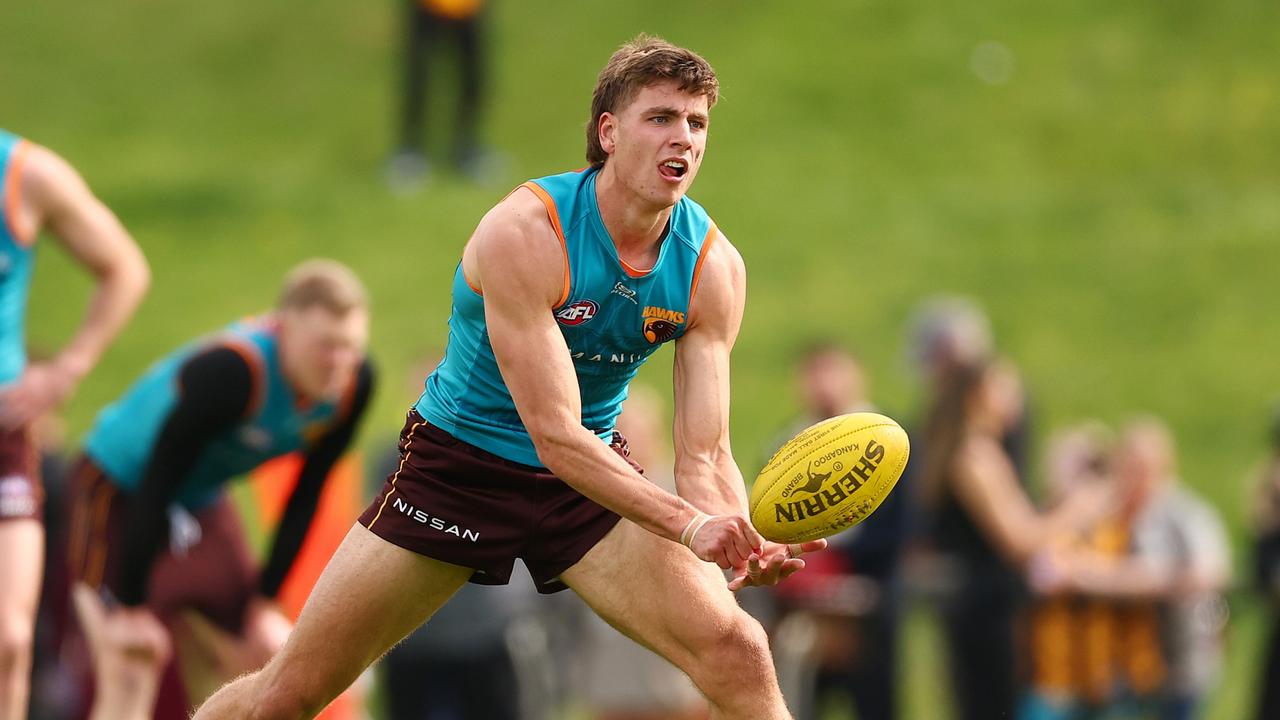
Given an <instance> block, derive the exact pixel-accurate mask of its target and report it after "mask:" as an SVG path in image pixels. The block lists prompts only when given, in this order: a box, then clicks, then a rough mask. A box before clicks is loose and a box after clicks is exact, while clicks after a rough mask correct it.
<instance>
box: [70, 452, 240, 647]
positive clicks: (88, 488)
mask: <svg viewBox="0 0 1280 720" xmlns="http://www.w3.org/2000/svg"><path fill="white" fill-rule="evenodd" d="M68 490H69V492H68V496H69V497H68V499H69V501H70V505H71V516H70V517H71V521H70V536H71V539H70V543H69V545H68V548H67V554H68V559H69V560H70V563H71V574H72V577H74V578H75V579H77V580H80V581H82V582H84V583H86V584H88V585H89V586H90V587H93V588H98V587H102V586H104V585H105V586H106V587H108V588H111V587H113V586H114V583H115V580H116V573H118V572H119V565H120V562H121V561H122V560H123V558H122V557H121V556H122V554H123V553H122V551H123V550H124V548H123V541H124V530H125V527H126V523H127V522H128V521H129V512H130V509H131V506H132V505H133V503H132V498H131V497H130V496H129V495H127V494H124V493H122V492H121V491H120V490H119V488H117V487H116V486H115V484H114V483H112V482H111V480H110V479H108V478H107V476H106V475H104V474H103V472H102V470H101V469H100V468H98V466H97V465H96V464H94V462H93V461H92V460H90V459H89V458H88V457H85V456H83V455H81V456H80V458H79V459H78V460H77V461H76V462H75V464H74V465H73V466H72V470H71V480H70V487H69V488H68ZM192 517H193V518H194V519H195V521H196V523H197V524H199V526H200V531H199V536H198V539H196V538H194V537H193V538H191V540H192V542H191V543H190V544H189V545H188V546H186V547H184V548H181V549H175V548H174V547H173V546H172V543H171V541H170V538H169V537H166V538H165V539H164V543H165V547H164V548H162V549H161V550H160V552H159V553H157V554H156V559H155V564H154V565H152V566H151V576H150V578H149V581H148V583H147V591H146V606H147V607H148V608H150V609H151V610H153V611H154V612H155V613H156V614H157V615H159V616H160V617H161V618H163V619H165V620H166V621H167V620H170V619H172V618H173V617H174V616H175V614H176V613H178V612H180V611H182V610H188V609H190V610H198V611H200V612H201V613H202V614H204V615H205V616H206V617H208V618H209V620H210V621H212V622H213V623H214V624H215V625H217V626H219V627H221V628H222V629H223V630H226V631H227V632H229V633H233V634H239V633H240V631H241V630H242V628H243V625H244V614H245V610H246V608H247V607H248V604H249V600H250V599H252V597H253V595H254V593H255V592H256V591H257V574H258V573H257V569H256V565H255V563H254V561H253V556H252V555H251V553H250V551H249V546H248V544H247V542H246V540H245V534H244V530H243V527H242V526H241V524H240V516H239V514H238V513H237V512H236V510H235V508H234V507H233V506H232V504H231V501H230V500H229V499H228V498H227V496H226V495H223V496H222V497H220V498H219V499H218V500H217V501H215V502H214V503H213V504H212V505H209V506H208V507H205V508H202V509H201V510H198V511H196V512H194V513H192Z"/></svg>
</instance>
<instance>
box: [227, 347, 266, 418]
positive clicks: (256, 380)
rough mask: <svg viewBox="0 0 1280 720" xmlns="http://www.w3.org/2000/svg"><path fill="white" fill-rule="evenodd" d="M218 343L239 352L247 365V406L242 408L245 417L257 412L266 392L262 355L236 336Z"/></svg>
mask: <svg viewBox="0 0 1280 720" xmlns="http://www.w3.org/2000/svg"><path fill="white" fill-rule="evenodd" d="M218 342H219V344H221V345H222V346H224V347H226V348H227V349H229V350H234V351H236V352H237V353H239V355H240V357H242V358H244V361H245V364H247V365H248V366H249V376H250V377H249V406H248V407H246V408H245V410H244V417H245V419H248V418H251V417H253V416H254V415H256V414H258V410H260V409H261V408H262V403H263V401H264V399H265V397H266V394H267V378H266V374H267V373H266V368H264V367H263V366H262V357H261V356H260V355H258V353H257V351H255V350H254V349H253V348H250V347H248V345H247V344H246V343H245V342H243V341H241V340H239V339H238V338H223V339H221V340H220V341H218Z"/></svg>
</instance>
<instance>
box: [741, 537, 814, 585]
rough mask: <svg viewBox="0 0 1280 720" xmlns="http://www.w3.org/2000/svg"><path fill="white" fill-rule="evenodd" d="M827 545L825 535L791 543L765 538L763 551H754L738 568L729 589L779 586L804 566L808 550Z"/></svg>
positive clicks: (811, 550)
mask: <svg viewBox="0 0 1280 720" xmlns="http://www.w3.org/2000/svg"><path fill="white" fill-rule="evenodd" d="M826 547H827V541H826V540H823V539H821V538H819V539H817V540H810V541H809V542H806V543H792V544H790V545H787V544H782V543H775V542H769V541H767V540H766V541H765V543H764V546H763V547H762V548H761V549H760V551H759V552H755V553H752V554H751V557H749V558H747V563H746V564H745V565H742V566H739V567H735V568H734V577H733V579H732V580H730V581H729V590H730V591H732V592H737V591H739V590H741V589H742V588H744V587H763V586H766V585H777V584H778V583H780V582H782V581H783V580H785V579H786V578H788V577H790V576H791V575H792V574H793V573H796V572H799V571H801V570H803V569H804V560H801V559H800V556H801V555H803V554H804V553H807V552H817V551H818V550H822V549H824V548H826Z"/></svg>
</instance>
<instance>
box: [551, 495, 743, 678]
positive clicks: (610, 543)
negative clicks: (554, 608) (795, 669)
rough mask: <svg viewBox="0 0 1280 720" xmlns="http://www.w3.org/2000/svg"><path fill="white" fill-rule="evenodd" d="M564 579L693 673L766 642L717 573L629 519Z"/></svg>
mask: <svg viewBox="0 0 1280 720" xmlns="http://www.w3.org/2000/svg"><path fill="white" fill-rule="evenodd" d="M561 577H562V579H563V580H564V581H565V583H566V584H567V585H568V586H569V587H571V588H572V589H573V590H574V591H575V592H576V593H578V595H580V596H581V597H582V599H583V600H585V601H586V603H587V604H588V605H589V606H591V608H592V609H593V610H594V611H595V612H596V613H597V614H599V615H600V616H601V617H602V618H604V619H605V620H606V621H608V622H609V623H610V624H611V625H613V626H614V627H616V628H618V629H619V630H621V631H622V632H623V633H624V634H626V635H627V636H628V637H630V638H632V639H633V640H636V641H637V642H639V643H641V644H642V645H645V646H646V647H649V648H650V649H652V650H654V651H655V652H657V653H658V654H660V655H662V656H664V657H666V658H667V659H668V660H670V661H671V662H673V663H675V664H676V665H677V666H679V667H680V668H682V669H684V670H685V671H686V672H690V674H693V673H692V670H693V669H695V668H696V665H697V661H698V660H700V659H706V658H707V657H708V655H707V654H708V653H712V652H719V651H720V650H721V649H724V648H726V647H737V646H740V644H742V643H754V644H756V645H759V644H760V643H761V642H762V638H763V633H762V631H760V629H759V625H758V624H757V623H756V622H755V621H754V620H752V619H751V618H750V616H748V615H747V614H746V613H745V612H744V611H743V610H742V609H741V608H740V607H739V606H738V603H737V601H736V600H735V599H734V597H733V594H732V593H731V592H729V590H728V588H727V587H726V582H725V578H724V575H723V573H722V572H721V571H720V569H719V568H717V567H716V566H715V565H713V564H711V563H705V562H702V561H701V560H698V559H697V558H696V557H694V555H693V553H691V552H689V551H688V550H687V549H686V548H685V547H684V546H682V545H678V544H676V543H673V542H670V541H667V540H664V539H662V538H660V537H658V536H656V535H654V534H652V533H650V532H648V531H646V530H644V529H642V528H640V527H639V526H637V525H636V524H635V523H632V522H630V521H628V520H625V519H624V520H622V521H620V522H619V523H618V524H617V526H616V527H615V528H614V529H613V531H611V532H610V533H609V534H608V535H607V536H605V538H604V539H603V540H601V541H600V542H599V543H597V544H596V546H595V547H593V548H592V549H591V551H590V552H588V553H587V554H586V555H585V556H584V557H583V558H582V560H580V561H579V562H578V563H577V564H576V565H574V566H573V567H571V568H569V569H568V570H566V571H565V572H564V574H563V575H562V576H561ZM696 679H697V678H695V680H696Z"/></svg>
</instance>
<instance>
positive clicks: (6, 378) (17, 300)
mask: <svg viewBox="0 0 1280 720" xmlns="http://www.w3.org/2000/svg"><path fill="white" fill-rule="evenodd" d="M25 146H26V141H25V140H23V139H22V138H20V137H17V136H15V135H11V134H9V133H7V132H5V131H3V130H0V385H3V384H5V383H10V382H13V381H14V380H17V379H18V377H19V376H20V375H22V370H23V369H24V368H25V367H26V365H27V337H26V318H27V293H28V292H29V290H30V288H31V270H32V267H33V266H34V265H35V246H34V242H35V238H20V237H18V234H17V232H16V231H15V228H14V222H15V218H14V217H12V216H11V214H10V213H11V212H12V210H13V209H14V207H15V206H16V205H15V203H16V200H17V195H18V192H20V188H19V182H18V172H19V170H20V168H19V167H18V166H19V163H20V160H21V156H22V153H23V152H24V150H25Z"/></svg>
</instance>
